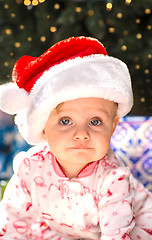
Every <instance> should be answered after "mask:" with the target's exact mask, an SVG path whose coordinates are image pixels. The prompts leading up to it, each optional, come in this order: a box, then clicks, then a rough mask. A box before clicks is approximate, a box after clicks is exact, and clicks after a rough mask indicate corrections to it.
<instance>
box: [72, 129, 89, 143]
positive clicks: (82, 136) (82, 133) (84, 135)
mask: <svg viewBox="0 0 152 240" xmlns="http://www.w3.org/2000/svg"><path fill="white" fill-rule="evenodd" d="M73 139H74V140H80V141H84V140H89V139H90V135H89V132H88V130H87V128H85V127H77V128H76V130H75V132H74V136H73Z"/></svg>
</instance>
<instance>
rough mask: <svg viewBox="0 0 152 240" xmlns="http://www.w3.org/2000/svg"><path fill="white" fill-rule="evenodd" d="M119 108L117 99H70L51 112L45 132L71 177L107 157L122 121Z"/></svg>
mask: <svg viewBox="0 0 152 240" xmlns="http://www.w3.org/2000/svg"><path fill="white" fill-rule="evenodd" d="M116 111H117V107H116V104H115V103H114V102H111V101H108V100H105V99H101V98H84V99H83V98H81V99H76V100H71V101H67V102H65V103H62V104H60V105H59V106H58V107H57V108H56V109H54V110H53V111H52V113H51V114H50V116H49V119H48V121H47V123H46V126H45V129H44V133H43V134H44V138H45V139H46V140H47V142H48V144H49V147H50V150H51V152H52V153H53V154H54V155H55V156H56V158H57V160H58V162H59V164H60V165H61V168H62V169H63V171H64V172H65V174H66V175H67V176H68V177H76V176H77V174H78V173H79V171H81V170H82V169H83V168H84V167H85V166H86V165H87V164H88V163H90V162H93V161H97V160H99V159H101V158H103V157H104V156H105V154H106V153H107V151H108V149H109V144H110V139H111V136H112V134H113V132H114V130H115V127H116V125H117V124H118V121H119V118H118V117H117V116H116Z"/></svg>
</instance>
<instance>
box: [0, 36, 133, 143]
mask: <svg viewBox="0 0 152 240" xmlns="http://www.w3.org/2000/svg"><path fill="white" fill-rule="evenodd" d="M12 81H13V82H12V83H6V84H4V85H2V86H1V87H0V108H1V109H2V110H3V111H4V112H7V113H9V114H16V117H15V121H16V124H17V125H18V128H19V131H20V133H21V134H22V136H23V138H24V139H25V140H26V141H27V142H28V143H30V144H38V143H41V142H43V138H42V132H43V129H44V126H45V123H46V121H47V119H48V117H49V114H50V112H51V111H52V110H53V109H54V108H55V107H56V106H57V105H58V104H60V103H62V102H65V101H68V100H73V99H77V98H85V97H99V98H104V99H108V100H110V101H114V102H116V103H118V111H117V114H118V116H119V117H123V116H125V115H126V114H127V113H128V112H129V111H130V110H131V108H132V104H133V94H132V87H131V79H130V74H129V71H128V68H127V66H126V64H125V63H123V62H122V61H120V60H119V59H117V58H114V57H111V56H108V54H107V52H106V50H105V48H104V47H103V45H102V44H101V43H100V42H99V41H98V40H97V39H94V38H90V37H72V38H69V39H66V40H63V41H60V42H58V43H56V44H55V45H53V46H52V47H50V48H49V49H48V50H47V51H46V52H44V53H43V54H42V55H41V56H40V57H31V56H23V57H21V58H20V59H19V60H18V61H17V62H16V64H15V66H14V69H13V73H12Z"/></svg>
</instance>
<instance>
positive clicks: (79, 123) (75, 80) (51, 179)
mask: <svg viewBox="0 0 152 240" xmlns="http://www.w3.org/2000/svg"><path fill="white" fill-rule="evenodd" d="M12 77H13V83H7V84H4V85H2V86H1V87H0V108H1V109H2V110H3V111H5V112H7V113H9V114H16V117H15V121H16V124H17V125H18V128H19V131H20V133H21V134H22V136H23V138H24V139H25V140H26V141H27V142H28V143H30V144H33V145H36V146H34V147H32V148H31V149H30V150H29V151H27V152H21V153H19V154H18V155H17V156H16V157H15V159H14V163H13V165H14V175H13V176H12V178H11V180H10V181H9V183H8V186H7V188H6V191H5V194H4V197H3V200H2V201H1V203H0V239H2V240H16V239H19V240H23V239H24V240H25V239H32V240H40V239H47V240H68V239H87V240H88V239H92V240H96V239H97V240H99V239H100V240H120V239H123V240H129V239H131V240H139V239H141V240H152V194H151V193H150V192H148V190H146V189H145V188H144V187H143V186H142V185H141V184H140V183H138V182H137V180H136V179H135V178H134V177H133V176H132V174H131V173H130V171H129V169H128V168H127V167H126V166H124V164H123V163H122V162H121V161H120V160H119V159H117V157H116V156H115V154H114V153H113V152H112V150H111V149H110V147H109V145H110V139H111V136H112V134H113V133H114V131H115V128H116V126H117V124H118V122H119V118H120V117H123V116H125V115H126V114H127V113H128V112H129V111H130V110H131V108H132V104H133V96H132V87H131V80H130V75H129V72H128V69H127V66H126V65H125V64H124V63H123V62H121V61H120V60H118V59H116V58H113V57H110V56H108V55H107V52H106V50H105V48H104V47H103V45H102V44H101V43H100V42H99V41H98V40H97V39H94V38H89V37H72V38H69V39H66V40H63V41H61V42H59V43H56V44H55V45H54V46H52V47H50V48H49V49H48V50H47V51H46V52H45V53H44V54H42V55H41V56H40V57H37V58H34V57H30V56H23V57H22V58H20V59H19V60H18V61H17V62H16V64H15V66H14V69H13V74H12Z"/></svg>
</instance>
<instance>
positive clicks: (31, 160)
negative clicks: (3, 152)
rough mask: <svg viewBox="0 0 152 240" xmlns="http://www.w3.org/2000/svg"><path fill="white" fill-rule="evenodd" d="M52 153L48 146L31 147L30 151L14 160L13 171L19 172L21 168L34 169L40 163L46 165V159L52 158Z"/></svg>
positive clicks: (23, 152) (19, 154)
mask: <svg viewBox="0 0 152 240" xmlns="http://www.w3.org/2000/svg"><path fill="white" fill-rule="evenodd" d="M51 155H52V154H51V152H50V150H49V148H48V146H47V145H37V146H33V147H31V148H30V149H29V150H28V151H22V152H20V153H18V154H17V155H16V156H15V158H14V160H13V170H14V172H18V170H19V169H21V168H27V167H28V168H29V169H31V168H33V167H34V166H35V165H37V164H38V163H40V162H41V163H44V162H45V160H46V159H48V158H51Z"/></svg>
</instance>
